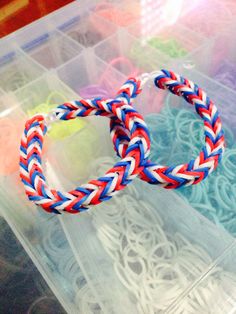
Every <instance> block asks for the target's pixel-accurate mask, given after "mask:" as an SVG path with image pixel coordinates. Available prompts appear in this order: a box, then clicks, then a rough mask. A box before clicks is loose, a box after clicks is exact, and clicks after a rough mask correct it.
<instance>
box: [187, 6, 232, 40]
mask: <svg viewBox="0 0 236 314" xmlns="http://www.w3.org/2000/svg"><path fill="white" fill-rule="evenodd" d="M206 11H209V13H210V14H208V18H207V20H206V19H204V18H203V14H204V12H206ZM232 19H233V15H232V11H231V10H230V9H229V8H227V6H225V4H224V3H222V2H221V3H218V5H215V4H213V3H210V2H202V5H200V6H198V10H197V11H196V10H195V11H194V15H191V14H188V17H187V18H185V17H184V18H183V23H184V24H185V25H186V26H188V27H189V28H190V29H193V30H194V31H195V32H198V33H200V34H202V35H205V36H207V37H209V36H214V35H215V31H216V29H217V32H218V33H219V32H220V31H223V30H224V29H225V28H226V27H227V25H229V24H230V21H232ZM216 27H217V28H216Z"/></svg>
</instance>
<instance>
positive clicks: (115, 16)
mask: <svg viewBox="0 0 236 314" xmlns="http://www.w3.org/2000/svg"><path fill="white" fill-rule="evenodd" d="M95 13H96V14H97V15H98V16H101V17H102V18H104V19H105V20H108V21H110V22H112V23H114V24H116V25H118V26H122V27H125V26H129V25H131V24H133V23H134V22H135V21H136V20H137V18H136V17H135V16H134V15H133V14H132V13H130V12H127V11H124V10H121V9H119V8H118V7H115V6H110V7H108V8H102V7H100V8H99V7H98V8H97V9H95Z"/></svg>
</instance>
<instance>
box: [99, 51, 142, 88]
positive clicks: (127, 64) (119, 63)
mask: <svg viewBox="0 0 236 314" xmlns="http://www.w3.org/2000/svg"><path fill="white" fill-rule="evenodd" d="M112 68H116V69H118V70H120V69H123V68H125V71H127V73H128V74H127V75H128V76H129V77H136V76H137V75H138V72H139V70H138V69H137V68H136V67H135V66H134V65H133V63H132V62H131V61H130V60H129V59H128V58H126V57H125V56H118V57H116V58H114V59H112V60H110V61H109V63H108V65H107V67H106V69H105V71H104V72H103V74H102V76H101V78H100V84H101V85H103V84H104V85H105V84H107V83H108V84H110V87H112V84H111V83H110V82H111V73H110V71H112ZM120 71H121V72H123V71H122V70H120Z"/></svg>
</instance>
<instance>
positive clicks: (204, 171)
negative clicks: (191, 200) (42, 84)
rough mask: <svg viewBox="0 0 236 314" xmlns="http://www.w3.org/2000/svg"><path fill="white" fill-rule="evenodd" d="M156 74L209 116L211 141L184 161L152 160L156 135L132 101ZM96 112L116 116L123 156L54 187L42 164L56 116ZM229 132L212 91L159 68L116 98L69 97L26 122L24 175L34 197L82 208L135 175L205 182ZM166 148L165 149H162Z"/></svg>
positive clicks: (55, 206) (115, 134) (50, 206)
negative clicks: (81, 179) (73, 183)
mask: <svg viewBox="0 0 236 314" xmlns="http://www.w3.org/2000/svg"><path fill="white" fill-rule="evenodd" d="M149 79H153V80H154V82H155V85H156V86H157V87H159V88H162V89H169V91H170V92H172V93H173V94H176V95H178V96H182V97H183V98H184V99H185V100H186V101H187V102H189V103H190V104H195V108H196V111H197V113H198V114H199V115H200V116H201V118H202V119H203V121H204V130H205V142H206V144H205V147H204V148H203V149H202V151H201V152H200V154H199V156H198V157H197V158H196V159H195V160H191V161H190V162H189V163H186V164H181V165H178V166H169V167H167V166H160V165H157V164H155V163H153V162H151V161H150V160H148V156H149V153H150V137H149V131H148V128H147V125H146V123H145V122H144V119H143V117H142V116H141V115H140V114H139V113H138V112H137V111H136V110H135V109H134V108H133V107H132V106H131V105H132V104H133V101H134V99H135V97H137V96H138V95H139V93H140V92H141V87H142V86H143V85H144V84H145V83H146V81H147V80H149ZM91 115H101V116H107V117H109V118H110V119H111V137H112V141H113V144H114V148H115V150H116V152H117V154H118V156H120V157H121V158H122V159H121V161H120V162H117V163H116V164H115V165H114V167H113V168H111V169H110V170H108V171H107V172H106V174H105V175H104V176H102V177H100V178H98V179H96V180H91V181H89V182H88V183H87V184H84V185H82V186H80V187H77V188H76V189H74V190H72V191H69V192H60V191H56V190H54V189H50V188H49V186H48V185H47V182H46V179H45V177H44V174H43V170H42V158H41V157H42V147H43V138H44V135H45V134H46V132H47V126H48V125H49V124H50V123H51V122H52V121H54V120H70V119H74V118H76V117H86V116H91ZM224 145H225V144H224V133H223V131H222V126H221V120H220V118H219V113H218V111H217V108H216V107H215V105H214V104H213V102H212V101H211V100H210V99H209V97H208V96H207V95H206V93H205V92H204V91H203V90H202V89H201V88H199V87H198V86H197V85H196V84H194V83H193V82H191V81H189V80H187V79H185V78H183V77H181V76H179V75H177V74H175V73H173V72H171V71H166V70H162V71H158V72H153V73H151V74H144V75H142V76H140V77H138V78H130V79H128V80H127V81H126V82H125V84H124V85H123V86H122V87H121V89H120V90H119V92H118V94H117V97H116V98H115V99H101V98H95V99H92V100H80V101H72V102H67V103H64V104H63V105H60V106H58V107H57V108H55V110H53V112H51V113H50V114H48V115H35V116H33V117H32V118H31V119H29V120H28V121H27V122H26V124H25V130H24V133H23V136H22V139H21V147H20V177H21V180H22V182H23V184H24V186H25V190H26V194H27V196H28V198H29V200H31V201H33V202H34V203H35V204H36V205H40V206H41V207H42V208H43V209H44V210H46V211H48V212H54V213H60V212H63V211H64V212H69V213H78V212H81V211H84V210H86V209H87V208H88V206H90V205H96V204H99V203H101V202H102V201H106V200H108V199H110V198H111V197H112V196H113V195H114V194H115V193H116V192H117V191H119V190H122V189H123V188H124V187H125V186H126V185H127V184H128V183H130V182H131V181H132V180H133V179H134V178H135V177H137V176H139V177H140V178H141V179H142V180H144V181H147V182H148V183H151V184H160V185H161V186H163V187H164V188H169V189H170V188H179V187H181V186H184V185H191V184H196V183H199V182H200V181H201V180H203V179H204V178H206V176H207V175H208V174H209V173H211V172H212V171H213V170H214V169H215V168H216V167H217V165H218V162H219V161H220V159H221V157H222V154H223V152H224ZM160 153H161V152H160Z"/></svg>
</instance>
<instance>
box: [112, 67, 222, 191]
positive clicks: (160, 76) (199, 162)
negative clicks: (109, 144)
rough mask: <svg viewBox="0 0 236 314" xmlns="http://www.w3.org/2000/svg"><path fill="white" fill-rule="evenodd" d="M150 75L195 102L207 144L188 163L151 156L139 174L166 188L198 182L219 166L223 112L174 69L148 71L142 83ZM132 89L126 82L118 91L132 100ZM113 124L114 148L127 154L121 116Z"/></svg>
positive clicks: (177, 93)
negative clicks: (163, 161) (161, 162)
mask: <svg viewBox="0 0 236 314" xmlns="http://www.w3.org/2000/svg"><path fill="white" fill-rule="evenodd" d="M149 79H153V81H154V83H155V85H156V86H157V87H158V88H161V89H168V90H169V91H170V92H171V93H172V94H175V95H177V96H181V97H183V98H184V99H185V100H186V101H187V102H188V103H190V104H191V105H195V109H196V112H197V113H198V115H199V116H200V117H201V118H202V119H203V123H204V134H205V146H204V147H203V149H202V151H201V152H200V153H199V155H198V157H197V158H196V159H193V160H190V162H188V163H185V164H180V165H176V166H162V165H159V164H155V163H154V162H152V161H150V160H147V161H146V164H145V167H144V170H143V171H142V172H141V173H140V174H139V177H140V178H141V179H142V180H144V181H147V182H148V183H150V184H159V185H161V186H162V187H164V188H166V189H176V188H179V187H181V186H184V185H185V186H188V185H192V184H197V183H199V182H200V181H202V180H203V179H205V178H206V177H207V176H208V174H210V173H211V172H212V171H213V170H214V169H215V168H216V167H217V165H218V162H219V161H220V160H221V157H222V154H223V152H224V149H225V140H224V132H223V130H222V124H221V119H220V117H219V112H218V110H217V108H216V106H215V105H214V103H213V102H212V101H211V100H210V98H209V97H208V96H207V94H206V93H205V92H204V91H203V90H202V89H201V88H200V87H198V86H197V85H196V84H194V83H193V82H191V81H189V80H187V79H186V78H183V77H182V76H180V75H178V74H175V73H174V72H172V71H167V70H161V71H156V72H153V73H151V74H144V75H143V76H141V81H142V85H143V84H145V83H146V82H147V81H148V80H149ZM129 89H130V86H129V84H126V85H124V86H123V87H122V88H121V89H120V91H119V92H118V95H117V98H118V99H122V100H123V101H126V102H127V103H128V104H131V103H132V102H133V98H134V97H133V95H132V93H131V92H130V91H129ZM180 110H181V109H180ZM110 128H111V137H112V141H113V145H114V149H115V150H116V152H117V154H118V156H120V157H123V156H124V155H125V152H126V149H127V145H128V143H129V141H130V136H129V133H128V132H127V129H126V128H125V127H124V125H123V123H122V122H120V121H119V120H118V119H115V120H114V119H111V122H110ZM160 154H161V152H160Z"/></svg>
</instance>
